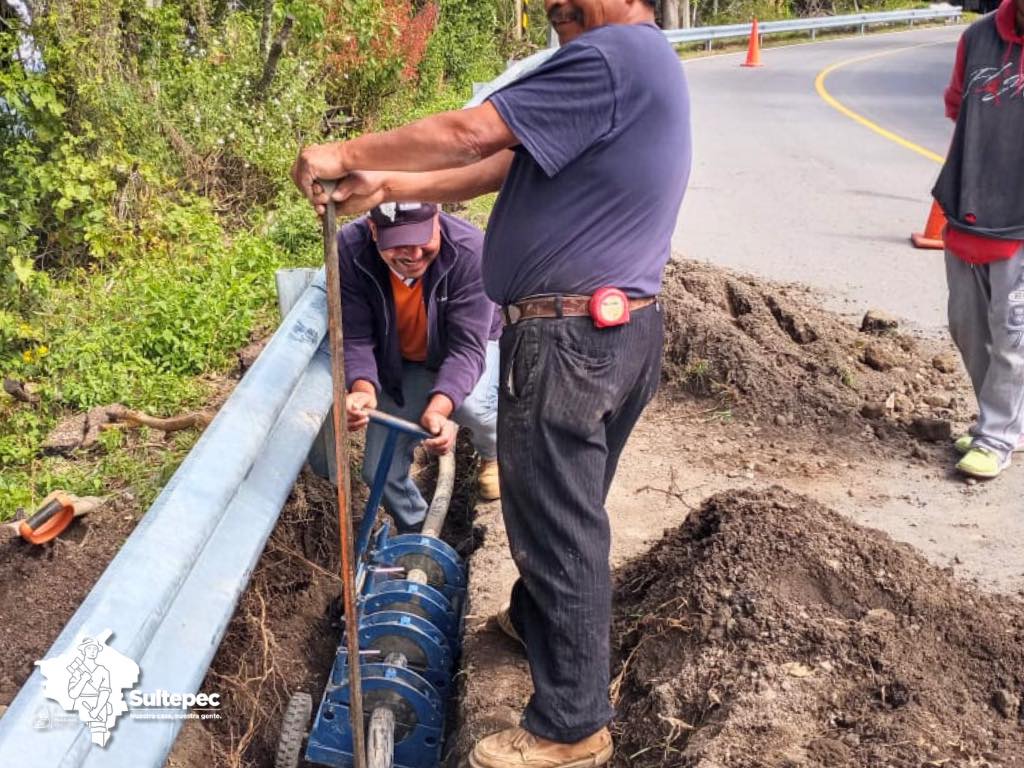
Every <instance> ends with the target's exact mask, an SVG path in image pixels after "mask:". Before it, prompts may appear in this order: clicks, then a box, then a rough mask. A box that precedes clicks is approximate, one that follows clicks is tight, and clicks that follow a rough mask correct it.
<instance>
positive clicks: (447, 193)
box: [385, 149, 513, 203]
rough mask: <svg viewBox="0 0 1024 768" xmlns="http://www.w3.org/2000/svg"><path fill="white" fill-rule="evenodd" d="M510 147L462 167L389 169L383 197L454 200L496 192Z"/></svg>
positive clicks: (508, 161) (508, 163)
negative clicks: (418, 171) (422, 171)
mask: <svg viewBox="0 0 1024 768" xmlns="http://www.w3.org/2000/svg"><path fill="white" fill-rule="evenodd" d="M512 158H513V153H512V150H508V149H506V150H502V151H501V152H498V153H496V154H494V155H491V156H490V157H488V158H487V159H485V160H481V161H480V162H478V163H474V164H473V165H470V166H468V167H466V168H456V169H454V170H447V171H428V172H425V173H401V172H398V171H396V172H394V173H389V174H388V178H387V182H386V183H385V187H386V191H385V197H386V200H387V201H389V202H408V201H419V200H430V201H431V202H435V203H458V202H462V201H463V200H472V199H473V198H474V197H479V196H480V195H485V194H487V193H488V192H497V191H498V190H499V189H501V185H502V184H503V183H504V182H505V176H507V175H508V169H509V166H511V165H512Z"/></svg>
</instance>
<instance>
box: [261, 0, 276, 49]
mask: <svg viewBox="0 0 1024 768" xmlns="http://www.w3.org/2000/svg"><path fill="white" fill-rule="evenodd" d="M273 21H274V0H263V23H262V24H260V57H262V58H264V59H266V58H267V56H269V55H270V25H271V23H272V22H273Z"/></svg>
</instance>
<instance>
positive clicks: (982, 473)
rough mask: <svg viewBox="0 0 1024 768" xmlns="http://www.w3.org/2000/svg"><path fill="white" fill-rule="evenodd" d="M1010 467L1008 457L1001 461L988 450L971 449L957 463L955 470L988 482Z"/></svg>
mask: <svg viewBox="0 0 1024 768" xmlns="http://www.w3.org/2000/svg"><path fill="white" fill-rule="evenodd" d="M1008 466H1010V457H1009V456H1007V457H1006V458H1005V459H1003V460H1002V461H1000V460H999V456H998V455H997V454H996V453H994V452H993V451H990V450H989V449H988V448H971V450H969V451H968V452H967V453H965V454H964V457H963V458H962V459H960V461H959V462H958V463H957V465H956V468H957V470H959V471H960V472H962V473H963V474H965V475H969V476H970V477H977V478H980V479H982V480H988V479H990V478H993V477H998V476H999V473H1000V472H1002V471H1003V470H1004V469H1006V468H1007V467H1008Z"/></svg>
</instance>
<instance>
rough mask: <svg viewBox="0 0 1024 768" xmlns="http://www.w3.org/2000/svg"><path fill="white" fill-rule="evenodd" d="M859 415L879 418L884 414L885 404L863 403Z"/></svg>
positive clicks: (867, 417)
mask: <svg viewBox="0 0 1024 768" xmlns="http://www.w3.org/2000/svg"><path fill="white" fill-rule="evenodd" d="M860 415H861V416H863V417H864V418H865V419H880V418H882V417H883V416H885V405H884V404H881V403H864V405H862V406H861V409H860Z"/></svg>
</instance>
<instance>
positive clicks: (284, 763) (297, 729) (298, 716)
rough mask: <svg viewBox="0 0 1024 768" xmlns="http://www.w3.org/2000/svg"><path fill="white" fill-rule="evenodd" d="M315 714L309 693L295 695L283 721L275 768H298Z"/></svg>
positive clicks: (289, 702) (290, 700)
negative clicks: (312, 717)
mask: <svg viewBox="0 0 1024 768" xmlns="http://www.w3.org/2000/svg"><path fill="white" fill-rule="evenodd" d="M312 714H313V697H312V696H310V695H309V694H308V693H301V692H300V693H293V694H292V697H291V698H290V699H289V700H288V707H287V708H286V709H285V711H284V717H283V718H282V720H281V737H280V738H279V739H278V740H277V756H276V757H275V758H274V768H298V767H299V763H300V761H301V760H302V745H303V742H305V740H306V736H307V735H309V718H310V716H311V715H312Z"/></svg>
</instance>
